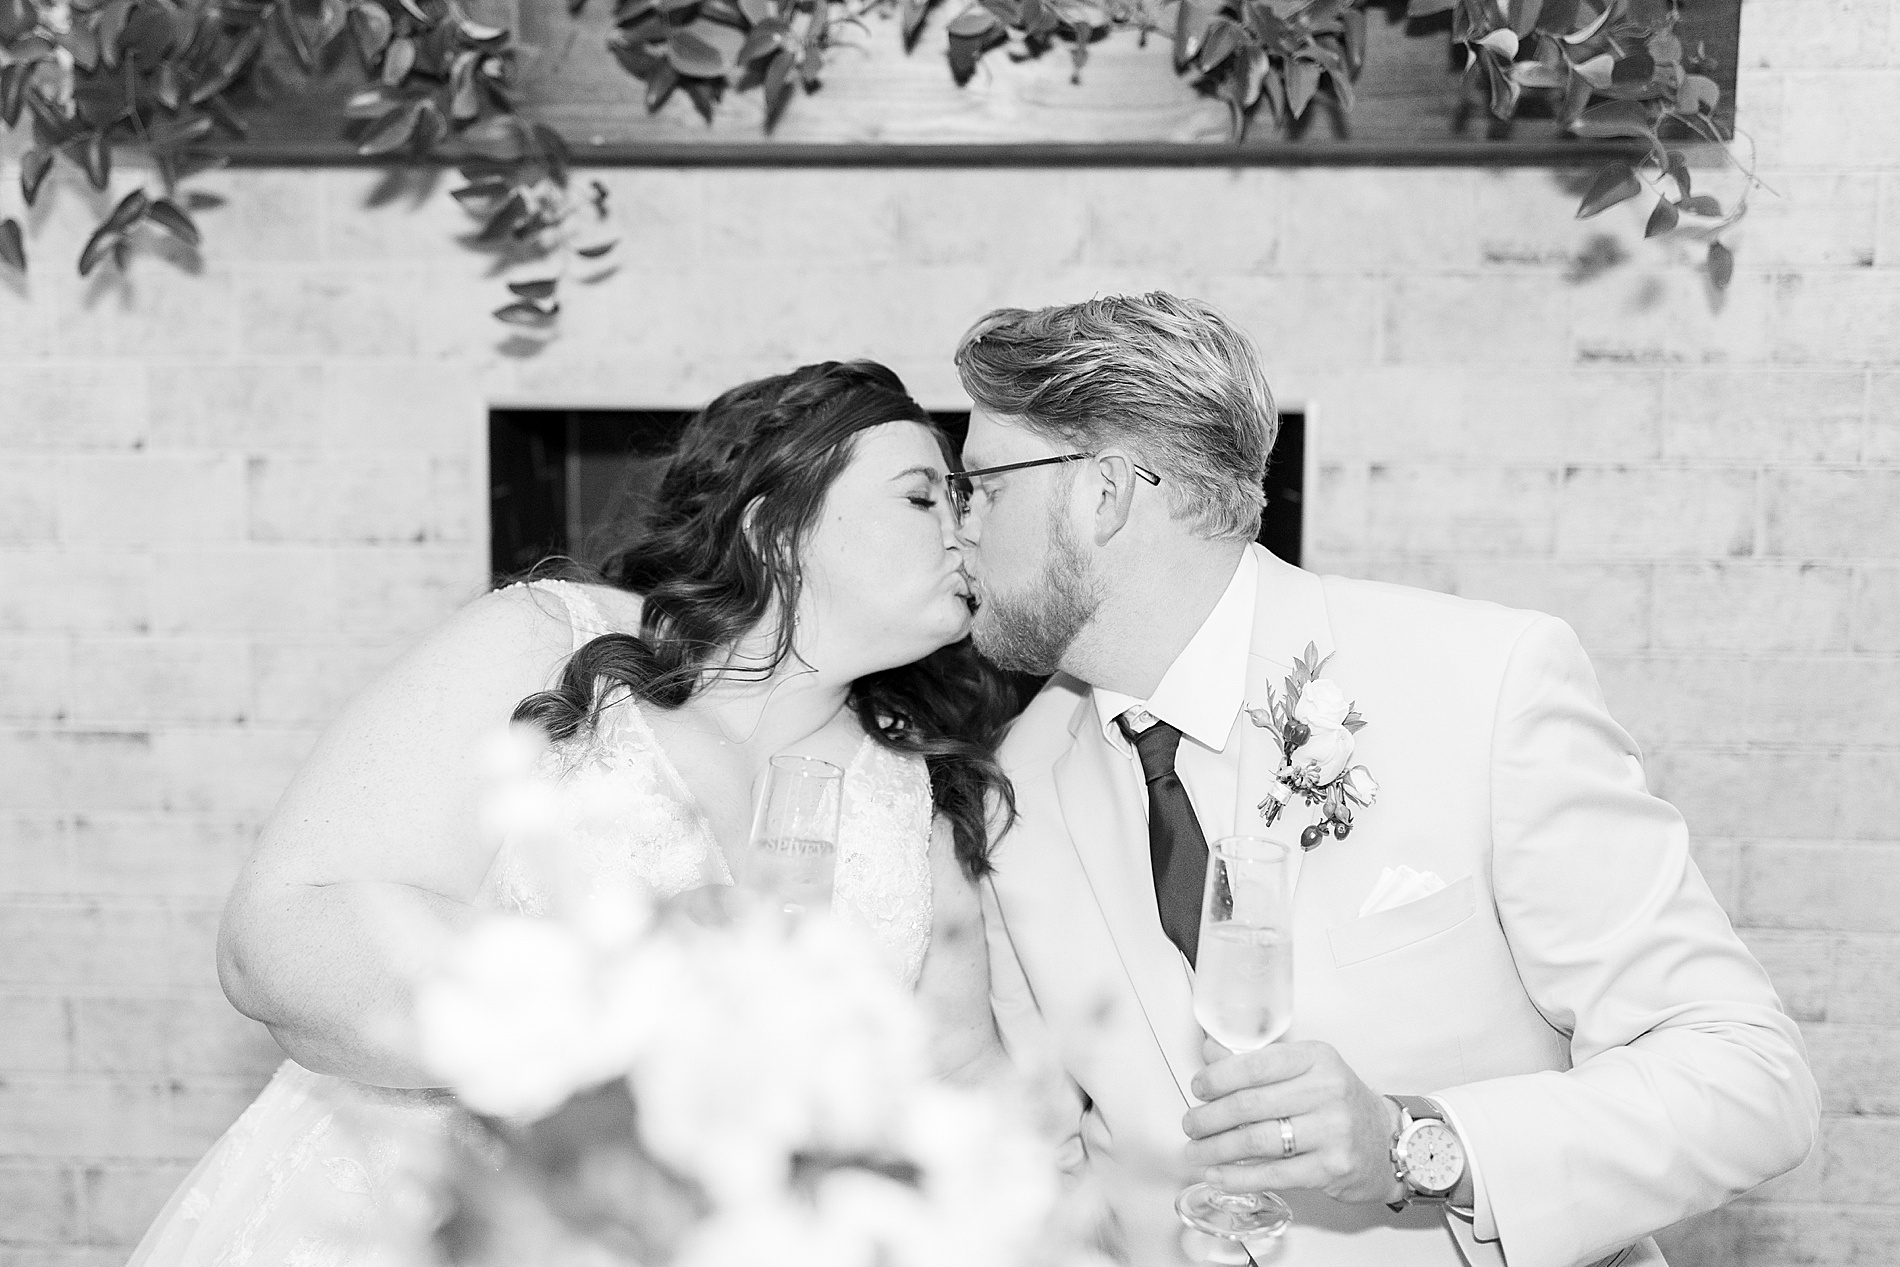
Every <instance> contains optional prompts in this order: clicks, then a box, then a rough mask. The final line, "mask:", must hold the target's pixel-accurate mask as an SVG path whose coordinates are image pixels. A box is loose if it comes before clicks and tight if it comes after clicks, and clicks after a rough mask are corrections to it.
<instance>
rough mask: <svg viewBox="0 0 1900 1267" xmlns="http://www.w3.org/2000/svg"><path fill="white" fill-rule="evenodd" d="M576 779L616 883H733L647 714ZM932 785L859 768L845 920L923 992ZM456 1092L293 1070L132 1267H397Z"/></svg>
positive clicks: (506, 903) (627, 710)
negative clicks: (435, 1138)
mask: <svg viewBox="0 0 1900 1267" xmlns="http://www.w3.org/2000/svg"><path fill="white" fill-rule="evenodd" d="M533 588H534V589H535V590H536V591H538V592H540V593H542V594H545V595H548V596H550V597H552V598H553V599H555V600H556V601H558V602H559V604H560V606H561V607H562V608H563V609H564V611H565V614H566V617H567V620H568V623H569V624H570V625H571V626H572V628H573V634H574V646H575V648H577V649H578V648H579V647H580V646H582V645H583V644H584V643H586V642H587V641H589V640H590V639H592V638H594V637H595V636H597V635H599V634H602V633H607V632H610V627H609V626H608V625H607V623H606V622H605V621H604V619H603V618H602V617H601V615H600V612H599V609H598V608H597V607H596V605H595V604H594V602H593V600H592V599H591V598H590V597H589V596H588V594H587V591H586V589H585V588H583V587H581V586H578V585H574V584H571V583H568V582H562V581H540V582H535V583H534V585H533ZM549 760H550V762H551V763H552V765H553V766H554V768H555V770H556V771H557V773H558V777H560V778H562V779H563V780H576V781H578V780H588V779H603V780H612V781H613V782H614V788H615V793H616V797H617V800H618V801H619V803H623V804H626V805H628V806H629V807H630V808H629V810H628V812H626V813H625V814H624V815H622V817H621V819H620V821H619V822H617V823H616V824H615V825H614V828H613V829H612V830H611V831H604V832H603V831H596V832H595V833H594V837H593V838H592V839H590V840H588V841H586V842H585V843H586V845H587V848H586V850H585V857H586V859H587V865H588V867H589V868H590V870H591V871H592V872H594V873H597V874H598V876H599V878H600V879H601V880H602V881H603V882H606V881H615V880H624V879H625V878H626V877H627V876H629V875H631V876H635V877H637V878H639V879H640V880H642V881H644V882H645V883H646V885H647V886H648V887H649V888H650V889H652V890H653V891H654V892H655V893H656V894H658V895H659V896H662V897H665V896H671V895H672V894H675V893H679V892H682V891H684V890H686V889H689V888H694V887H697V886H699V885H703V884H723V883H730V873H729V872H728V871H727V869H726V864H725V860H724V859H723V858H722V857H721V855H720V852H719V846H718V845H717V843H715V841H714V839H713V836H712V831H711V828H710V826H709V825H708V823H707V821H706V818H705V816H704V815H703V814H702V813H701V812H700V810H699V808H698V806H697V805H695V804H694V802H693V799H692V796H691V795H690V793H688V791H687V790H686V785H685V783H684V781H683V780H682V779H681V778H680V776H679V773H678V772H677V771H676V770H675V769H674V768H673V765H672V763H671V762H670V761H669V760H668V759H667V756H666V754H665V753H664V752H663V751H661V749H660V747H659V745H658V744H657V743H656V742H655V740H654V737H653V732H652V730H651V729H649V727H648V726H647V722H646V719H645V718H644V717H643V716H642V715H641V712H640V709H639V708H638V707H637V706H636V705H635V704H634V703H633V702H632V701H631V700H628V701H624V702H623V703H621V704H619V705H617V706H615V707H612V708H609V709H607V710H605V712H604V714H603V722H602V725H601V726H600V727H599V729H598V730H597V731H595V732H594V733H593V734H591V735H588V736H585V737H582V738H576V739H575V740H573V741H570V742H568V743H565V744H562V745H559V746H557V747H556V748H555V749H554V750H552V751H551V752H550V754H549ZM930 826H931V803H930V778H929V774H928V772H927V771H926V769H925V767H924V763H923V760H922V759H921V758H919V757H914V756H909V755H906V754H902V753H897V752H893V751H892V750H891V749H889V748H886V747H884V746H883V745H882V744H879V743H876V742H875V741H873V740H871V739H870V738H869V737H867V738H866V739H865V741H864V742H863V743H862V744H861V745H860V746H859V747H858V750H857V755H856V757H855V759H854V760H853V761H852V763H851V765H850V768H849V769H847V770H846V771H845V778H844V797H843V804H842V819H841V823H840V828H839V834H838V860H837V879H836V887H835V895H834V897H833V910H834V911H835V912H837V913H838V915H839V916H840V918H843V919H847V920H851V921H854V922H858V923H861V924H862V925H863V926H865V927H866V928H868V929H869V931H870V932H871V934H872V937H873V939H874V940H875V942H876V944H877V945H878V946H879V947H880V948H881V949H882V950H883V952H884V954H885V957H886V959H887V961H888V963H889V966H890V968H891V970H892V971H893V972H894V973H895V974H897V976H898V977H899V978H900V979H901V980H902V981H903V982H904V983H905V984H906V985H909V986H915V985H916V983H917V979H918V976H919V974H920V973H921V971H922V969H923V961H924V952H925V951H926V950H927V949H928V947H929V943H930V923H931V894H930V860H929V845H930ZM536 874H537V869H536V868H535V867H534V866H533V864H532V860H531V859H527V858H523V857H522V856H521V851H520V850H518V849H512V848H510V846H509V844H506V843H504V845H503V846H502V848H501V849H500V851H499V852H498V853H497V855H496V857H495V860H494V862H493V863H492V864H491V866H490V868H489V874H488V878H487V880H486V881H485V882H484V884H483V886H482V894H481V897H480V899H479V901H480V903H481V904H482V905H486V906H492V907H496V908H500V909H508V910H516V911H525V912H528V913H531V914H532V913H539V912H541V911H543V910H545V909H546V906H547V895H546V894H545V893H543V892H541V891H539V890H538V888H537V885H536V883H535V879H534V877H535V875H536ZM452 1120H453V1119H452V1116H451V1114H450V1104H449V1101H448V1098H447V1096H446V1094H445V1093H443V1092H440V1091H429V1090H420V1091H418V1090H400V1089H391V1088H387V1087H372V1086H366V1085H364V1084H362V1083H357V1082H350V1081H347V1080H345V1079H341V1078H332V1077H328V1076H326V1075H324V1074H318V1073H313V1072H311V1071H310V1070H308V1069H305V1068H304V1067H303V1066H301V1065H299V1064H297V1063H296V1062H295V1061H288V1060H287V1061H285V1062H284V1064H283V1065H282V1066H281V1067H280V1068H279V1069H278V1071H277V1073H276V1075H275V1076H274V1077H273V1078H272V1079H271V1081H270V1084H269V1085H268V1086H266V1087H265V1088H264V1090H263V1092H262V1093H261V1094H260V1095H259V1096H258V1097H257V1099H256V1100H254V1101H253V1102H252V1103H251V1105H250V1107H249V1108H247V1109H246V1110H245V1111H244V1113H243V1114H242V1115H241V1116H240V1117H239V1118H238V1120H237V1121H236V1122H235V1123H234V1124H233V1125H232V1126H231V1128H230V1129H229V1130H228V1131H226V1132H225V1134H224V1135H223V1137H222V1138H220V1139H219V1140H218V1142H217V1143H216V1144H214V1145H212V1147H211V1151H210V1152H209V1153H207V1154H206V1155H205V1157H204V1159H203V1160H202V1161H200V1162H199V1163H198V1166H197V1168H196V1169H195V1170H193V1171H192V1172H191V1174H190V1175H189V1176H188V1177H187V1178H186V1179H185V1181H184V1183H183V1184H181V1185H180V1186H179V1188H178V1191H177V1192H176V1193H174V1194H173V1196H172V1198H171V1200H170V1201H169V1202H168V1203H167V1204H166V1206H165V1208H164V1210H163V1211H162V1212H161V1213H160V1214H159V1216H158V1218H157V1220H156V1221H155V1222H154V1223H153V1225H152V1227H151V1230H150V1231H148V1232H147V1233H146V1235H145V1239H144V1240H143V1241H142V1242H141V1243H140V1245H139V1247H138V1249H137V1250H136V1251H135V1252H134V1253H133V1255H132V1259H131V1262H130V1264H129V1267H359V1265H363V1264H371V1263H385V1262H386V1261H387V1260H386V1255H385V1254H384V1252H383V1251H384V1249H385V1248H386V1247H383V1246H381V1245H379V1244H378V1242H377V1237H376V1229H377V1227H378V1226H379V1225H380V1224H381V1222H382V1221H383V1219H384V1216H385V1210H384V1204H385V1201H386V1199H387V1198H388V1195H389V1193H388V1186H389V1183H390V1180H391V1178H392V1176H395V1175H396V1174H397V1173H398V1172H399V1171H400V1170H401V1169H402V1166H403V1161H404V1158H403V1149H404V1147H405V1141H411V1142H410V1143H409V1144H408V1146H409V1147H414V1143H413V1141H414V1140H415V1139H416V1138H417V1135H418V1132H421V1133H424V1134H427V1133H429V1132H438V1133H439V1132H443V1131H447V1130H449V1129H451V1122H452Z"/></svg>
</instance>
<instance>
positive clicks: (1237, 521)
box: [956, 290, 1279, 540]
mask: <svg viewBox="0 0 1900 1267" xmlns="http://www.w3.org/2000/svg"><path fill="white" fill-rule="evenodd" d="M956 361H957V372H958V374H959V375H960V376H961V377H962V379H963V388H964V390H965V391H967V392H969V393H970V398H971V399H972V400H974V401H976V403H977V404H979V405H981V406H982V407H983V408H985V409H987V410H989V411H990V412H991V413H995V414H1000V415H1002V416H1004V417H1007V418H1012V419H1015V420H1017V421H1020V422H1021V423H1022V424H1023V425H1024V426H1026V427H1029V428H1030V429H1031V430H1034V431H1039V432H1042V433H1043V434H1045V435H1051V436H1057V437H1060V438H1061V439H1062V441H1063V442H1065V443H1068V444H1072V445H1074V446H1076V447H1077V448H1081V449H1087V450H1091V451H1093V450H1095V449H1098V448H1101V447H1103V446H1104V445H1107V444H1112V443H1120V444H1126V445H1127V446H1128V447H1129V448H1131V449H1133V450H1134V451H1135V453H1136V454H1137V455H1138V456H1139V457H1141V458H1143V459H1145V461H1146V462H1147V463H1149V464H1151V465H1152V466H1153V467H1154V468H1155V470H1156V471H1157V472H1159V473H1160V475H1161V477H1162V488H1163V491H1165V492H1166V493H1167V494H1168V505H1169V508H1170V510H1171V511H1172V513H1173V515H1174V517H1175V518H1176V519H1180V520H1183V521H1185V522H1189V523H1192V524H1193V525H1194V526H1195V528H1196V530H1197V531H1198V532H1199V533H1200V534H1201V535H1202V536H1204V537H1208V538H1210V539H1216V540H1218V539H1227V538H1239V539H1241V540H1252V539H1253V537H1254V536H1255V535H1256V534H1257V533H1258V532H1259V531H1260V509H1261V506H1262V504H1263V501H1264V496H1263V492H1262V488H1261V485H1262V483H1263V481H1264V480H1265V478H1266V473H1267V455H1268V454H1269V453H1271V452H1272V450H1273V439H1274V434H1275V432H1277V431H1278V429H1279V416H1278V415H1277V414H1276V413H1275V412H1274V409H1273V393H1272V391H1271V390H1270V389H1269V388H1268V387H1267V379H1266V375H1265V374H1264V373H1262V372H1261V369H1260V358H1259V356H1258V355H1257V354H1256V353H1255V351H1254V347H1253V343H1252V341H1251V340H1249V339H1248V338H1247V336H1246V335H1245V334H1242V333H1241V332H1240V330H1239V329H1237V328H1236V327H1235V326H1234V325H1233V324H1232V323H1231V322H1229V321H1228V320H1227V319H1226V318H1225V317H1223V316H1222V315H1221V314H1220V313H1219V312H1218V311H1217V310H1216V309H1215V308H1214V307H1213V306H1212V305H1210V304H1205V303H1202V302H1200V301H1199V300H1195V299H1178V298H1176V297H1175V296H1173V295H1170V294H1168V293H1166V292H1165V291H1158V290H1157V291H1151V292H1149V293H1148V294H1145V295H1109V296H1105V297H1102V298H1097V299H1091V300H1088V301H1087V302H1085V303H1079V304H1060V305H1056V306H1053V307H1049V308H1037V309H1035V310H1033V311H1032V310H1030V309H1027V308H998V309H996V310H995V311H993V312H991V313H989V314H988V315H987V316H985V317H984V318H983V319H982V320H981V321H978V322H977V323H976V324H975V325H973V326H971V327H970V329H969V332H968V333H966V334H965V335H964V336H963V339H962V342H961V343H959V344H958V346H957V357H956Z"/></svg>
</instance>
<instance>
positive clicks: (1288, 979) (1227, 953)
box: [1174, 836, 1293, 1241]
mask: <svg viewBox="0 0 1900 1267" xmlns="http://www.w3.org/2000/svg"><path fill="white" fill-rule="evenodd" d="M1194 1019H1195V1020H1197V1021H1199V1022H1200V1023H1201V1028H1202V1029H1203V1030H1205V1031H1206V1032H1207V1035H1208V1037H1210V1038H1212V1039H1214V1041H1216V1042H1218V1043H1219V1044H1220V1045H1221V1046H1223V1047H1225V1048H1227V1050H1229V1051H1232V1052H1242V1051H1253V1050H1255V1049H1256V1048H1260V1047H1265V1046H1266V1045H1267V1044H1268V1043H1270V1042H1272V1041H1273V1040H1274V1039H1276V1038H1279V1037H1280V1036H1281V1035H1282V1034H1284V1033H1286V1031H1287V1029H1288V1028H1289V1027H1290V1026H1291V1025H1292V1024H1293V851H1292V850H1291V849H1289V848H1287V846H1285V845H1282V844H1279V843H1278V842H1276V841H1271V840H1265V839H1262V838H1261V837H1258V836H1224V837H1222V838H1221V839H1219V840H1217V841H1215V842H1214V845H1213V847H1212V848H1211V849H1210V850H1209V851H1208V855H1207V880H1206V885H1205V888H1204V889H1203V890H1202V896H1201V937H1200V945H1199V947H1198V950H1197V952H1196V954H1195V968H1194ZM1174 1208H1175V1210H1176V1211H1178V1212H1179V1213H1180V1215H1181V1221H1182V1222H1184V1223H1186V1224H1187V1225H1188V1226H1189V1227H1191V1228H1196V1229H1198V1230H1199V1231H1202V1232H1205V1233H1207V1234H1208V1235H1209V1236H1214V1237H1218V1238H1220V1239H1221V1240H1226V1241H1246V1240H1254V1239H1257V1238H1259V1237H1263V1236H1278V1235H1280V1233H1282V1232H1284V1231H1286V1229H1287V1226H1288V1225H1289V1224H1290V1223H1292V1221H1293V1211H1292V1210H1290V1209H1288V1208H1287V1204H1286V1202H1284V1201H1282V1200H1281V1199H1280V1198H1279V1197H1277V1196H1275V1195H1274V1194H1273V1193H1271V1192H1248V1193H1231V1192H1223V1191H1222V1190H1221V1189H1219V1188H1216V1187H1214V1186H1213V1185H1212V1184H1207V1183H1197V1184H1195V1185H1194V1186H1193V1187H1191V1188H1188V1189H1187V1190H1185V1191H1184V1192H1182V1193H1181V1195H1180V1197H1178V1198H1177V1199H1176V1200H1175V1203H1174Z"/></svg>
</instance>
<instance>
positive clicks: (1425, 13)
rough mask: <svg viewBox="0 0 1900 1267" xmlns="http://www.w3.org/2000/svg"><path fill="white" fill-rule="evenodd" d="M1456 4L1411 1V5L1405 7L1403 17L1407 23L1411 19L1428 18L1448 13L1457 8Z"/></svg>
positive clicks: (1441, 0) (1453, 1)
mask: <svg viewBox="0 0 1900 1267" xmlns="http://www.w3.org/2000/svg"><path fill="white" fill-rule="evenodd" d="M1457 3H1458V0H1411V3H1409V4H1407V5H1406V6H1405V16H1406V19H1407V20H1408V21H1409V20H1411V19H1413V18H1429V17H1431V16H1432V15H1433V14H1434V13H1447V12H1450V11H1451V10H1452V9H1454V8H1456V7H1457Z"/></svg>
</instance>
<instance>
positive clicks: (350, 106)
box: [343, 88, 402, 119]
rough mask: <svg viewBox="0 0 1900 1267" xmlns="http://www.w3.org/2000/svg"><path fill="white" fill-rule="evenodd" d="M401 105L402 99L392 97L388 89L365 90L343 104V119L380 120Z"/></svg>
mask: <svg viewBox="0 0 1900 1267" xmlns="http://www.w3.org/2000/svg"><path fill="white" fill-rule="evenodd" d="M401 105H402V98H400V97H392V96H390V95H389V92H388V90H387V89H384V88H365V89H363V90H362V91H361V92H359V93H356V94H354V95H353V96H351V97H350V99H349V100H348V101H345V102H344V103H343V117H344V118H346V119H380V118H382V117H383V116H384V115H386V114H388V113H389V112H390V111H391V110H394V109H397V108H398V107H400V106H401Z"/></svg>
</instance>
